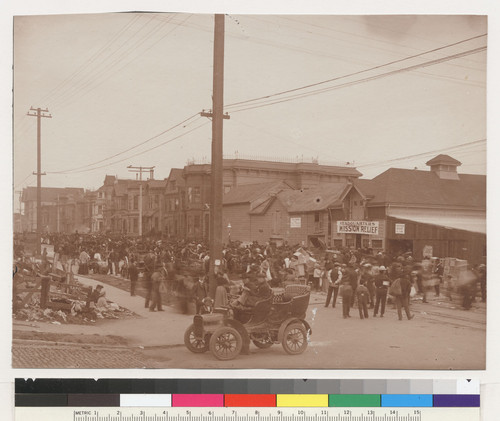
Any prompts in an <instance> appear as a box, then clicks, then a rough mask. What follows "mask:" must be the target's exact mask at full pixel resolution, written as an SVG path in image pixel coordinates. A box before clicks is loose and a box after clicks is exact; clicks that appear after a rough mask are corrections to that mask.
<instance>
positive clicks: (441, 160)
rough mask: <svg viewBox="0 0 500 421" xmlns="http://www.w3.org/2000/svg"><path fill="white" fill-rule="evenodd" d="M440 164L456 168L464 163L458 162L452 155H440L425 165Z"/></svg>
mask: <svg viewBox="0 0 500 421" xmlns="http://www.w3.org/2000/svg"><path fill="white" fill-rule="evenodd" d="M439 164H443V165H454V166H457V167H458V166H459V165H462V163H461V162H460V161H457V160H456V159H455V158H452V157H451V156H450V155H444V154H440V155H438V156H436V157H434V158H432V159H431V160H430V161H427V162H426V163H425V165H429V166H431V165H439Z"/></svg>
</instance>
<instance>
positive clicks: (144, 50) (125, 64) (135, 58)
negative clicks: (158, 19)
mask: <svg viewBox="0 0 500 421" xmlns="http://www.w3.org/2000/svg"><path fill="white" fill-rule="evenodd" d="M191 16H192V15H188V16H187V17H186V18H185V21H187V20H188V19H189V18H190V17H191ZM164 25H166V23H165V24H164ZM177 27H178V24H176V25H175V26H174V27H173V28H171V29H170V30H169V31H168V32H167V33H166V34H164V35H162V36H161V37H160V38H159V39H157V40H156V41H154V43H153V44H151V45H150V46H148V47H147V48H144V49H141V51H140V53H139V54H138V55H136V56H135V57H132V59H131V60H128V61H126V62H125V63H124V64H123V65H122V66H120V67H118V68H117V69H116V70H114V72H112V73H110V74H108V75H106V76H105V78H104V79H102V80H101V81H100V82H98V83H97V84H96V85H94V86H91V87H89V88H88V89H87V90H86V91H85V92H84V93H83V95H81V97H82V96H85V95H87V94H88V93H89V92H91V91H93V90H95V89H96V88H98V87H99V86H101V85H102V84H103V83H104V82H106V81H107V80H108V79H109V78H110V77H111V76H113V75H114V74H116V73H118V72H120V71H121V70H122V69H123V68H125V67H126V66H128V65H129V64H130V63H132V62H133V61H135V60H137V59H138V58H139V57H141V56H142V55H144V54H145V53H146V52H147V51H149V50H150V49H151V48H153V47H154V46H155V45H157V44H158V43H159V42H160V41H162V40H163V39H164V38H165V37H167V36H168V35H170V34H171V33H172V32H173V31H175V29H176V28H177ZM144 42H145V41H143V42H142V43H144ZM142 43H141V45H142ZM135 48H137V46H136V47H135ZM117 62H121V60H119V61H117ZM81 97H80V98H81Z"/></svg>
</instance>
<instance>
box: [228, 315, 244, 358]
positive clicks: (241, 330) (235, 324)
mask: <svg viewBox="0 0 500 421" xmlns="http://www.w3.org/2000/svg"><path fill="white" fill-rule="evenodd" d="M224 324H225V325H226V326H230V327H232V328H234V329H236V330H237V331H238V333H239V334H240V335H241V339H242V340H243V346H242V347H241V353H242V354H249V353H250V336H249V335H248V332H247V330H246V329H245V326H244V325H243V324H242V323H240V322H239V321H238V320H235V319H225V320H224Z"/></svg>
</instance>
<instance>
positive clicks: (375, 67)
mask: <svg viewBox="0 0 500 421" xmlns="http://www.w3.org/2000/svg"><path fill="white" fill-rule="evenodd" d="M486 35H487V34H482V35H477V36H474V37H471V38H467V39H464V40H461V41H457V42H454V43H452V44H447V45H444V46H442V47H437V48H433V49H432V50H427V51H425V52H422V53H419V54H414V55H411V56H407V57H404V58H401V59H398V60H393V61H390V62H387V63H384V64H379V65H377V66H373V67H370V68H368V69H363V70H359V71H357V72H352V73H348V74H345V75H342V76H336V77H334V78H330V79H326V80H322V81H320V82H315V83H310V84H308V85H303V86H300V87H297V88H292V89H287V90H284V91H280V92H275V93H273V94H269V95H264V96H260V97H256V98H251V99H247V100H244V101H239V102H233V103H231V104H228V105H227V106H226V107H227V108H229V107H234V106H237V105H241V104H247V103H250V102H254V101H259V100H263V99H268V98H272V97H275V96H279V95H284V94H288V93H292V92H297V91H300V90H303V89H308V88H313V87H315V86H319V85H324V84H326V83H330V82H336V81H338V80H340V79H345V78H347V77H351V76H357V75H359V74H362V73H367V72H370V71H373V70H377V69H381V68H383V67H387V66H391V65H393V64H397V63H401V62H403V61H407V60H411V59H414V58H417V57H421V56H423V55H427V54H430V53H434V52H436V51H440V50H443V49H445V48H450V47H453V46H456V45H459V44H463V43H465V42H469V41H472V40H474V39H478V38H482V37H485V36H486ZM484 49H486V47H484ZM436 60H439V59H436Z"/></svg>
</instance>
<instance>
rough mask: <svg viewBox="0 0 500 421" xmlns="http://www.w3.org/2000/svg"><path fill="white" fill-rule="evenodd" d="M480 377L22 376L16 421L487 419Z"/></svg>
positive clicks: (17, 390) (16, 403) (16, 394)
mask: <svg viewBox="0 0 500 421" xmlns="http://www.w3.org/2000/svg"><path fill="white" fill-rule="evenodd" d="M480 415H481V411H480V384H479V382H478V381H477V380H471V379H464V380H425V379H419V380H398V379H394V380H381V379H367V380H349V379H339V380H336V379H326V380H324V379H312V380H311V379H97V380H94V379H16V387H15V417H16V421H32V420H36V421H462V420H463V421H479V420H480Z"/></svg>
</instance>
